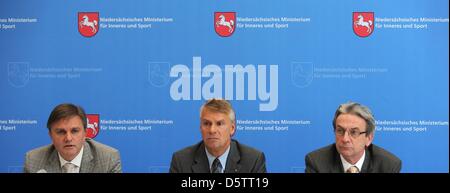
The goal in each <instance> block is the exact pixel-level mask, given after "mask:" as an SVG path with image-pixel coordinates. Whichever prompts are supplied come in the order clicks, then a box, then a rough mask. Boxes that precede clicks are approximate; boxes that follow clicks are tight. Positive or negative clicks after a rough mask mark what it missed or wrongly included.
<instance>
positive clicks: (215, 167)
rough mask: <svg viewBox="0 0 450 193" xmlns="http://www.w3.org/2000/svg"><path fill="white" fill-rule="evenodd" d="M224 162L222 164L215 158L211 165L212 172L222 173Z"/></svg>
mask: <svg viewBox="0 0 450 193" xmlns="http://www.w3.org/2000/svg"><path fill="white" fill-rule="evenodd" d="M221 171H222V164H220V160H219V159H217V158H216V159H214V162H213V164H212V166H211V173H222V172H221Z"/></svg>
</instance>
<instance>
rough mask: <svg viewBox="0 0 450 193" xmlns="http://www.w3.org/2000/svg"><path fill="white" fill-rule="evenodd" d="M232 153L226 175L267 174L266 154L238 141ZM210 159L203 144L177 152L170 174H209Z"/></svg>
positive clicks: (227, 164) (235, 142)
mask: <svg viewBox="0 0 450 193" xmlns="http://www.w3.org/2000/svg"><path fill="white" fill-rule="evenodd" d="M230 146H231V147H230V152H229V154H228V158H227V163H226V166H225V170H224V173H265V172H267V171H266V160H265V157H264V153H263V152H260V151H258V150H256V149H254V148H251V147H248V146H246V145H243V144H240V143H239V142H237V141H236V140H231V144H230ZM209 172H210V169H209V163H208V157H207V156H206V151H205V144H204V143H203V141H202V142H200V143H197V144H195V145H193V146H189V147H187V148H184V149H182V150H180V151H178V152H175V153H174V154H173V156H172V162H171V163H170V173H209Z"/></svg>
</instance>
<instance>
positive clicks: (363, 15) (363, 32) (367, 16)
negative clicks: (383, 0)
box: [353, 12, 375, 37]
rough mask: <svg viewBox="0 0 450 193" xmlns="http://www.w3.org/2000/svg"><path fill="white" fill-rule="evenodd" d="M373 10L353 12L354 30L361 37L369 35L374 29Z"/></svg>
mask: <svg viewBox="0 0 450 193" xmlns="http://www.w3.org/2000/svg"><path fill="white" fill-rule="evenodd" d="M374 15H375V14H374V13H373V12H353V32H355V34H356V35H357V36H359V37H367V36H369V35H370V34H372V32H373V29H374V21H375V20H374V18H375V16H374Z"/></svg>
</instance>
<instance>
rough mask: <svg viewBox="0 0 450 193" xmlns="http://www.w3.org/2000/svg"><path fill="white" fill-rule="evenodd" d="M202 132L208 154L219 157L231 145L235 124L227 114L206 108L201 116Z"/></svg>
mask: <svg viewBox="0 0 450 193" xmlns="http://www.w3.org/2000/svg"><path fill="white" fill-rule="evenodd" d="M200 130H201V132H202V138H203V142H204V143H205V146H206V148H207V149H208V152H209V153H211V154H213V155H214V156H216V157H217V156H220V155H222V154H223V153H224V152H225V150H226V149H227V148H228V146H229V145H230V143H231V136H232V135H233V134H234V131H235V124H234V123H232V122H231V120H230V117H229V116H228V115H227V114H224V113H220V112H213V111H210V110H208V109H206V108H204V109H203V111H202V113H201V116H200Z"/></svg>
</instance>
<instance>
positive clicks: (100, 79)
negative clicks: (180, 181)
mask: <svg viewBox="0 0 450 193" xmlns="http://www.w3.org/2000/svg"><path fill="white" fill-rule="evenodd" d="M448 3H449V2H448V1H447V0H431V1H430V0H408V1H388V0H380V1H357V0H342V1H336V0H320V1H313V0H311V1H300V0H298V1H293V0H285V1H275V0H274V1H271V0H246V1H206V0H205V1H194V0H192V1H182V0H180V1H175V0H164V1H143V0H136V1H114V0H111V1H92V0H77V1H60V0H54V1H50V0H42V1H12V0H8V1H1V6H0V10H1V11H0V25H1V29H0V51H1V57H0V75H1V76H0V88H1V92H0V94H1V95H0V96H1V100H0V107H1V108H0V127H1V130H0V152H1V154H2V156H1V158H0V171H1V172H21V171H22V169H23V163H24V156H25V153H26V152H27V151H29V150H31V149H33V148H36V147H39V146H43V145H46V144H49V143H51V141H50V138H49V136H48V130H47V128H46V121H47V118H48V115H49V114H50V112H51V110H52V109H53V108H54V107H55V106H56V105H58V104H60V103H65V102H70V103H75V104H78V105H81V106H82V107H84V108H85V110H86V112H87V113H88V114H90V120H89V128H88V134H89V135H90V136H92V137H94V136H95V140H97V141H100V142H102V143H105V144H108V145H110V146H113V147H115V148H117V149H118V150H119V151H120V152H121V157H122V162H123V163H122V164H123V171H124V172H168V169H169V165H170V160H171V156H172V153H173V152H175V151H177V150H179V149H181V148H183V147H186V146H188V145H192V144H194V143H197V142H199V141H200V140H201V134H200V129H199V108H200V106H201V105H202V104H203V103H204V101H205V100H206V99H209V98H212V97H220V98H226V99H228V100H230V101H231V103H232V105H233V106H234V108H235V110H236V112H237V113H236V114H237V132H236V134H235V136H233V137H234V138H235V139H237V140H239V141H240V142H242V143H244V144H247V145H250V146H253V147H255V148H257V149H259V150H261V151H263V152H264V153H265V155H266V158H267V168H268V172H287V173H290V172H295V173H297V172H304V168H305V163H304V156H305V155H306V154H307V153H308V152H310V151H313V150H315V149H318V148H320V147H323V146H326V145H328V144H331V143H333V141H334V133H333V127H332V119H333V115H334V112H335V110H336V108H337V107H338V105H339V104H341V103H344V102H347V101H356V102H359V103H362V104H364V105H367V106H369V107H370V108H371V110H372V111H373V113H374V115H375V118H376V120H377V122H376V123H377V127H376V131H375V138H374V143H375V144H377V145H379V146H382V147H384V148H385V149H387V150H389V151H391V152H392V153H394V154H395V155H397V156H398V157H399V158H400V159H401V160H402V161H403V168H402V172H448V171H449V170H448V166H449V162H448V158H449V149H448V148H449V132H448V131H449V126H448V116H449V104H448V101H449V85H448V83H449V71H448V70H449V69H448V67H449V54H448V53H449V39H448V38H449V23H448V9H449V8H448V7H449V5H448Z"/></svg>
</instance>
